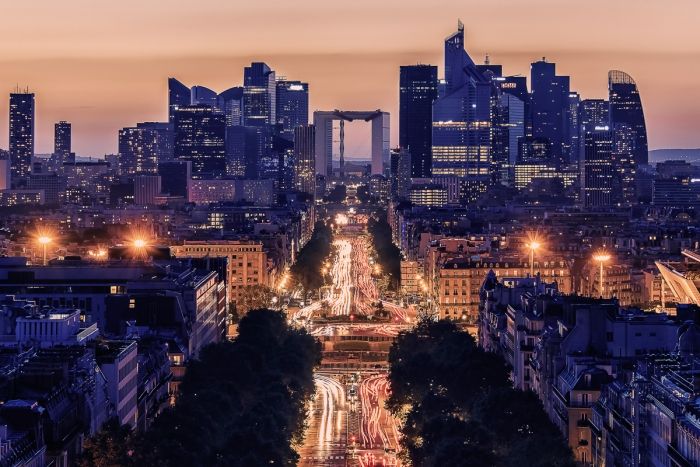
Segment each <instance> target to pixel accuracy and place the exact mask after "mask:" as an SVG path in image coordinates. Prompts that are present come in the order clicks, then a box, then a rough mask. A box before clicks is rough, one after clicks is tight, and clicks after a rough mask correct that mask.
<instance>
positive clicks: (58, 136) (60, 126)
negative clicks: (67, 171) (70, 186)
mask: <svg viewBox="0 0 700 467" xmlns="http://www.w3.org/2000/svg"><path fill="white" fill-rule="evenodd" d="M53 154H54V157H55V158H56V161H57V163H58V165H59V166H60V165H63V163H64V162H75V157H71V124H70V123H68V122H65V121H60V122H58V123H56V124H55V125H54V138H53Z"/></svg>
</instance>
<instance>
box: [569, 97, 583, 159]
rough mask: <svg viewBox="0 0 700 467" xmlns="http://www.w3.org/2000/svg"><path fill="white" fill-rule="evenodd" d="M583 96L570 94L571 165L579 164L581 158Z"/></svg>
mask: <svg viewBox="0 0 700 467" xmlns="http://www.w3.org/2000/svg"><path fill="white" fill-rule="evenodd" d="M580 105H581V96H580V95H579V93H577V92H573V91H572V92H570V93H569V113H568V115H567V118H568V120H567V124H568V126H569V130H568V131H569V160H568V163H570V164H574V165H575V164H578V160H579V158H580V157H581V122H580V121H579V117H580V112H579V106H580Z"/></svg>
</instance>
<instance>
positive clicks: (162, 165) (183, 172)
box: [158, 161, 192, 199]
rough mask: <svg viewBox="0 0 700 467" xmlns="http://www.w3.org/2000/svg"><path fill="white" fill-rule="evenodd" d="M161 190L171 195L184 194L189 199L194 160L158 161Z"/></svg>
mask: <svg viewBox="0 0 700 467" xmlns="http://www.w3.org/2000/svg"><path fill="white" fill-rule="evenodd" d="M158 175H160V179H161V184H160V191H161V192H162V193H163V194H166V195H170V196H182V197H183V198H184V199H188V194H189V184H190V179H192V162H190V161H166V162H159V163H158Z"/></svg>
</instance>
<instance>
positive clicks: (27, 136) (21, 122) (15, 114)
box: [10, 92, 34, 187]
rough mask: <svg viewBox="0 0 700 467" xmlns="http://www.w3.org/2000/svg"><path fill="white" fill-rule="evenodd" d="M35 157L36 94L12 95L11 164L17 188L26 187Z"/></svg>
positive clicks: (17, 93) (13, 182)
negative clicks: (33, 157)
mask: <svg viewBox="0 0 700 467" xmlns="http://www.w3.org/2000/svg"><path fill="white" fill-rule="evenodd" d="M32 156H34V94H33V93H30V92H15V93H12V94H10V164H11V180H12V185H14V186H15V187H17V186H21V185H24V184H25V182H26V180H27V177H29V174H30V173H31V172H32Z"/></svg>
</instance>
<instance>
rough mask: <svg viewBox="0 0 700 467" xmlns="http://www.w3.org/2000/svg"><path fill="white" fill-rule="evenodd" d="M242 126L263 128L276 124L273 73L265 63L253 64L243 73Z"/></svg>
mask: <svg viewBox="0 0 700 467" xmlns="http://www.w3.org/2000/svg"><path fill="white" fill-rule="evenodd" d="M243 86H244V88H243V125H244V126H263V125H273V124H274V123H276V122H277V119H276V111H277V103H276V96H277V88H276V84H275V72H274V71H272V70H271V69H270V67H269V66H267V65H266V64H265V63H262V62H253V63H251V65H250V66H247V67H245V70H244V73H243Z"/></svg>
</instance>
